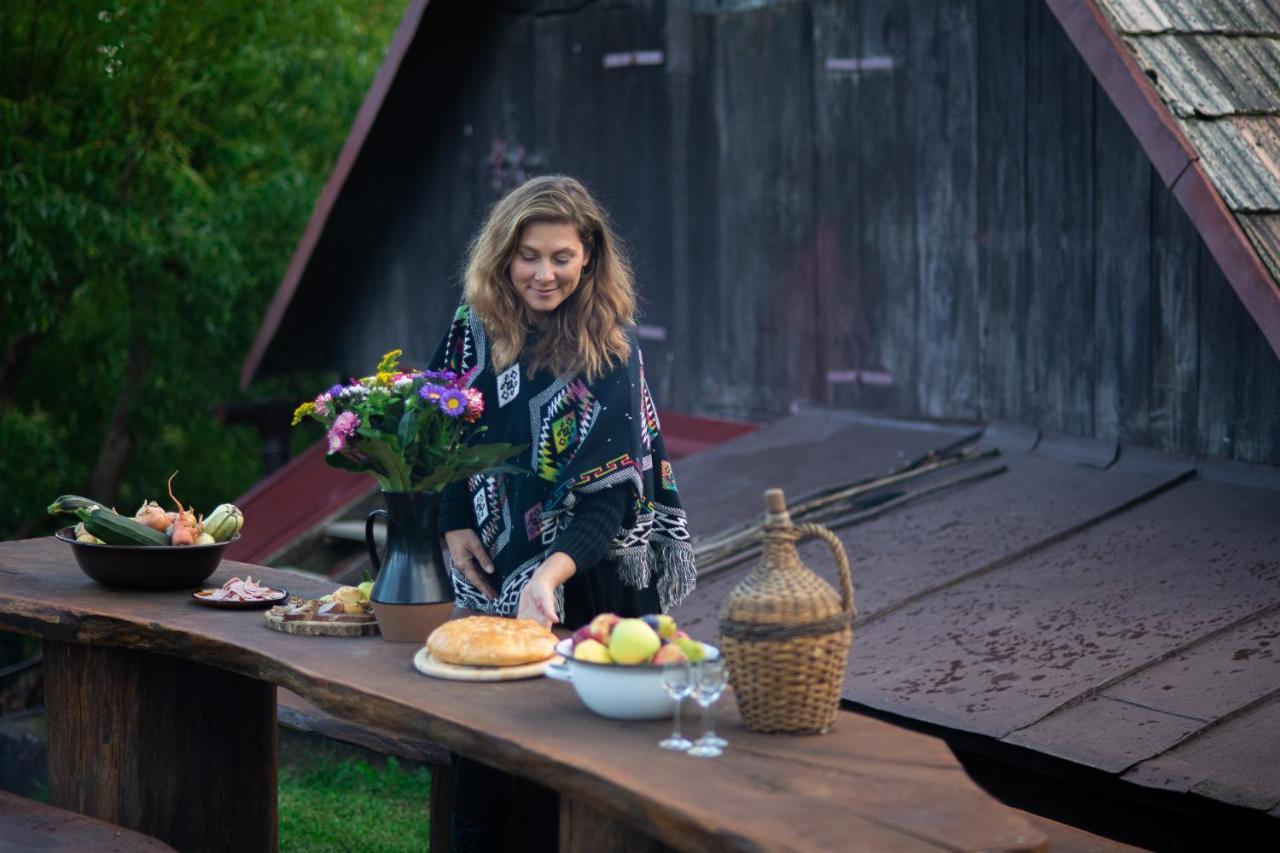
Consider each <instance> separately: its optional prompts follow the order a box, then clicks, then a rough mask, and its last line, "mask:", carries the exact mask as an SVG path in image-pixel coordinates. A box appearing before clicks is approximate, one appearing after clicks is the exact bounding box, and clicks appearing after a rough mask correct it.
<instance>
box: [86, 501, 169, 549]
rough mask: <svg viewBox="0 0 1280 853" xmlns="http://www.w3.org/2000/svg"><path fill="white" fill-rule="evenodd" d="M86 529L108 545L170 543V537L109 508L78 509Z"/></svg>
mask: <svg viewBox="0 0 1280 853" xmlns="http://www.w3.org/2000/svg"><path fill="white" fill-rule="evenodd" d="M76 515H78V516H80V520H81V521H83V522H84V529H85V530H86V531H88V532H89V533H90V534H91V535H93V536H96V537H98V538H99V539H101V540H102V541H103V542H105V543H106V544H108V545H168V544H169V537H168V536H165V535H164V534H163V533H161V532H160V531H159V530H155V529H153V528H150V527H147V526H146V525H145V524H139V523H138V522H136V521H134V520H133V519H132V518H125V517H124V516H123V515H118V514H116V513H114V512H112V511H111V510H109V509H102V508H101V507H99V508H97V509H77V510H76Z"/></svg>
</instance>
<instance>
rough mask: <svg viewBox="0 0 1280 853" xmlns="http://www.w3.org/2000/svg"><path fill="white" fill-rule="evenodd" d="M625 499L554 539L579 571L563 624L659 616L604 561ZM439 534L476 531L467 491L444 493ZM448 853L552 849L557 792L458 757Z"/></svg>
mask: <svg viewBox="0 0 1280 853" xmlns="http://www.w3.org/2000/svg"><path fill="white" fill-rule="evenodd" d="M629 497H630V494H629V491H628V489H627V487H625V486H615V487H613V488H611V489H606V490H605V491H603V492H597V493H595V494H592V495H590V496H588V497H587V498H584V499H583V500H582V501H581V502H579V503H578V505H577V507H576V509H575V513H574V518H573V521H572V522H571V523H570V525H569V526H568V527H567V528H565V529H564V530H562V531H561V532H560V534H559V536H557V537H556V546H555V550H556V551H563V552H564V553H566V554H568V555H569V556H570V557H572V558H573V561H574V564H575V565H576V566H577V570H576V572H575V573H574V576H573V577H572V578H570V579H569V581H568V582H567V583H566V584H565V588H564V607H565V620H564V622H565V624H566V625H568V626H570V627H575V628H576V627H578V626H579V625H583V624H586V623H587V622H588V621H590V620H591V618H592V617H594V616H595V615H596V614H598V613H617V614H618V615H619V616H643V615H644V614H646V613H657V612H658V593H657V590H656V589H655V588H654V587H652V586H651V587H649V588H647V589H643V590H636V589H633V588H631V587H629V586H625V585H624V584H622V583H621V582H620V581H619V580H618V577H617V573H616V571H615V569H614V567H613V565H612V563H611V562H610V561H609V560H607V559H604V555H605V552H606V550H607V549H608V546H609V542H610V540H611V539H612V538H613V535H614V533H615V532H616V531H617V529H618V526H619V525H620V524H621V523H622V518H623V515H624V514H625V512H626V508H627V502H628V500H629ZM440 520H441V524H440V529H441V530H442V531H447V530H459V529H464V528H467V527H472V528H473V529H474V516H473V515H472V514H471V507H470V504H469V502H468V501H467V498H466V494H465V492H463V491H461V490H458V489H455V490H453V493H452V494H450V492H449V490H448V489H446V490H445V493H444V495H443V496H442V499H441V506H440ZM454 774H455V775H454V809H453V817H452V820H453V849H454V851H456V853H463V851H467V853H469V852H470V851H485V852H486V853H488V851H493V850H502V849H518V850H529V851H541V850H546V851H554V850H556V849H557V847H558V844H559V814H560V812H559V808H560V801H559V797H558V796H557V795H556V793H555V791H552V790H550V789H549V788H546V787H544V786H542V785H538V784H536V783H534V782H529V781H527V780H524V779H520V778H519V777H516V776H512V775H511V774H509V773H504V772H503V771H501V770H499V769H496V768H493V767H489V766H488V765H485V764H482V763H480V762H478V761H472V760H470V759H467V758H462V757H461V756H455V759H454Z"/></svg>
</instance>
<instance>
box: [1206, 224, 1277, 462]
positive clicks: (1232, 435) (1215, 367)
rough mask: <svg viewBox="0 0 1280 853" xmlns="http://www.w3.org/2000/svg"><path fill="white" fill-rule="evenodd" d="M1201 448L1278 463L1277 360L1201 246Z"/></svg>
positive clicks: (1220, 454) (1209, 452)
mask: <svg viewBox="0 0 1280 853" xmlns="http://www.w3.org/2000/svg"><path fill="white" fill-rule="evenodd" d="M1200 276H1201V283H1200V383H1199V386H1200V400H1199V419H1198V420H1199V431H1200V452H1202V453H1204V454H1206V455H1209V456H1217V457H1226V458H1231V459H1238V460H1240V461H1244V462H1262V463H1270V464H1274V463H1277V462H1280V362H1277V360H1276V357H1275V354H1274V353H1273V352H1272V351H1271V348H1270V347H1269V346H1268V344H1267V342H1266V338H1265V337H1264V336H1263V334H1262V331H1261V330H1260V329H1259V328H1258V326H1257V324H1256V323H1254V322H1253V320H1252V318H1250V316H1249V314H1248V312H1247V311H1246V310H1245V308H1244V306H1243V305H1241V304H1240V300H1239V298H1237V297H1236V295H1235V291H1233V290H1232V288H1231V285H1230V283H1229V282H1228V281H1227V280H1226V276H1224V275H1223V274H1222V270H1221V269H1219V268H1218V265H1217V262H1216V261H1214V259H1213V256H1212V255H1211V254H1210V253H1209V251H1208V249H1206V248H1205V247H1204V245H1203V244H1201V247H1200Z"/></svg>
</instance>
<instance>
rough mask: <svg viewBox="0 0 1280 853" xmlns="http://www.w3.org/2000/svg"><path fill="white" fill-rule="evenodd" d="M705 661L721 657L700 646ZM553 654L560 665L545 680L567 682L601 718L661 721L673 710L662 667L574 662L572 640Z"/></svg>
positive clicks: (712, 648)
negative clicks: (556, 654)
mask: <svg viewBox="0 0 1280 853" xmlns="http://www.w3.org/2000/svg"><path fill="white" fill-rule="evenodd" d="M702 648H703V649H704V650H705V651H706V653H707V657H708V659H711V660H714V659H715V658H718V657H719V656H720V650H719V649H717V648H716V647H715V646H710V645H707V644H706V643H703V644H702ZM556 652H557V653H558V654H559V655H560V656H561V657H562V658H564V663H562V664H554V663H553V664H551V665H550V666H548V667H547V673H546V674H547V677H548V678H551V679H553V680H555V681H568V682H569V683H571V684H572V685H573V689H574V690H575V691H576V692H577V694H578V698H579V699H581V700H582V704H584V705H586V706H587V707H588V708H590V709H591V710H592V711H595V712H596V713H597V714H599V715H600V716H602V717H611V718H612V719H615V720H663V719H666V718H667V717H670V716H671V713H672V711H674V710H675V702H674V701H673V700H672V698H671V697H670V696H668V695H667V691H666V690H665V689H663V687H662V667H661V666H654V665H652V664H636V665H635V666H623V665H622V664H617V663H593V662H591V661H585V660H575V659H574V657H573V640H561V641H560V642H559V643H557V644H556Z"/></svg>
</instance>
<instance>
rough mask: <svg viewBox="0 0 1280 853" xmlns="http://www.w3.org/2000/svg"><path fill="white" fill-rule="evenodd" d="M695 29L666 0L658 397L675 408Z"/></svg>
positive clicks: (689, 246) (685, 294)
mask: <svg viewBox="0 0 1280 853" xmlns="http://www.w3.org/2000/svg"><path fill="white" fill-rule="evenodd" d="M695 39H696V36H695V32H694V25H693V14H692V12H691V11H690V9H689V0H668V2H667V4H666V50H667V104H668V109H669V110H670V118H669V121H668V140H669V142H668V148H667V158H668V162H669V163H670V164H671V165H670V174H669V175H668V176H667V180H666V191H667V193H668V199H667V201H666V203H665V204H663V205H661V206H660V208H659V209H660V210H663V211H665V213H666V215H667V216H668V217H669V222H670V227H669V229H668V231H667V234H668V236H669V240H670V243H669V247H668V249H667V251H668V254H669V255H670V264H671V275H670V279H671V283H670V287H669V297H668V298H669V300H670V304H669V306H668V318H669V319H668V324H669V325H668V332H669V336H670V337H669V344H668V346H667V347H666V353H665V361H666V363H665V364H663V365H661V367H662V372H661V377H662V378H661V381H660V382H659V393H660V394H661V395H662V396H661V397H660V398H659V399H660V400H661V401H662V403H663V405H665V406H667V407H669V408H671V409H674V410H676V411H684V412H687V411H691V406H692V403H693V400H692V397H691V394H690V392H689V386H690V382H689V373H690V369H689V365H690V362H689V355H690V349H689V335H690V332H691V329H692V324H691V322H690V320H691V318H690V316H689V311H690V309H689V292H690V290H691V289H692V287H693V264H692V259H691V257H690V256H691V254H692V253H693V251H694V249H695V246H697V243H696V242H695V241H694V239H693V235H692V233H691V231H692V220H693V215H692V214H693V197H692V196H691V195H690V180H691V170H692V164H693V156H692V154H691V151H692V146H693V138H692V124H693V115H692V110H693V85H694V49H695ZM655 183H660V182H655Z"/></svg>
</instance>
